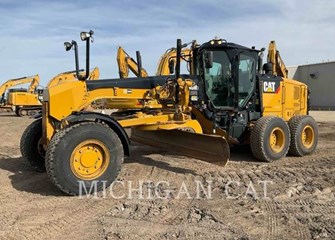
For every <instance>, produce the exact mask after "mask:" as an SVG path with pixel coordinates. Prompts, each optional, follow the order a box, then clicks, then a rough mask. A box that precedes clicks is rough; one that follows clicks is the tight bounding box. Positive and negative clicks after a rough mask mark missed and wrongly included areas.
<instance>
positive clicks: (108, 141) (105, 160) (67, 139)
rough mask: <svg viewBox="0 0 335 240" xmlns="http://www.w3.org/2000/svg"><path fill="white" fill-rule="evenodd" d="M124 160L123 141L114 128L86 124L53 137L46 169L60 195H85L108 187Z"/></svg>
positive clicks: (60, 132)
mask: <svg viewBox="0 0 335 240" xmlns="http://www.w3.org/2000/svg"><path fill="white" fill-rule="evenodd" d="M123 158H124V153H123V146H122V143H121V140H120V139H119V137H118V135H117V134H116V133H115V132H114V131H113V130H112V129H111V128H109V127H108V126H105V125H103V124H101V123H95V122H85V123H79V124H76V125H73V126H70V127H68V128H66V129H63V130H61V131H59V132H57V133H56V134H55V135H54V136H53V138H52V139H51V142H50V144H49V146H48V149H47V153H46V169H47V173H48V176H49V178H50V179H51V181H52V182H53V183H54V184H55V185H56V186H57V187H58V188H59V189H60V190H61V191H63V192H65V193H67V194H70V195H79V194H86V193H89V192H87V190H88V191H90V190H92V189H93V191H94V192H95V191H101V190H103V188H105V187H108V186H109V185H110V184H111V183H112V182H113V181H114V180H115V179H116V177H117V175H118V173H119V171H120V169H121V164H122V162H123ZM92 186H93V187H92ZM91 187H92V188H91ZM83 188H86V189H83ZM94 192H90V193H94Z"/></svg>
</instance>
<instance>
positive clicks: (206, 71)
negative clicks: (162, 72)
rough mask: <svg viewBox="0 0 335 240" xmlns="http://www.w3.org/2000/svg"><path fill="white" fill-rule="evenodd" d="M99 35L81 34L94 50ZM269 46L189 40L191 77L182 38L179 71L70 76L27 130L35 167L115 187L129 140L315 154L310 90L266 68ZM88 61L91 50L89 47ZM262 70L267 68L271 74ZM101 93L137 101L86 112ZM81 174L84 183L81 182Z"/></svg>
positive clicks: (73, 191) (74, 189)
mask: <svg viewBox="0 0 335 240" xmlns="http://www.w3.org/2000/svg"><path fill="white" fill-rule="evenodd" d="M92 34H93V32H92V31H90V32H82V33H81V39H82V40H83V41H86V46H87V50H89V44H90V39H91V37H92ZM263 51H264V50H263V49H262V50H261V51H259V50H256V49H255V48H254V47H252V48H248V47H244V46H241V45H238V44H235V43H230V42H227V41H225V40H223V39H213V40H210V41H209V42H206V43H203V44H202V45H199V44H196V43H195V42H194V43H193V44H192V46H191V52H192V57H191V59H190V61H189V67H190V74H187V75H182V74H180V56H181V52H182V43H181V40H179V39H178V40H177V47H176V68H175V75H174V76H171V75H169V76H153V77H137V78H125V79H105V80H99V81H87V80H85V78H83V77H79V76H78V78H79V81H73V82H64V83H62V84H60V85H57V86H53V87H50V88H48V89H47V90H45V91H44V96H43V113H42V117H41V118H40V119H37V120H36V121H34V122H33V123H32V124H31V125H30V126H28V127H27V129H26V130H25V132H24V133H23V135H22V138H21V147H20V148H21V153H22V156H23V158H24V159H26V160H27V161H28V162H29V163H30V164H31V165H32V167H34V168H35V169H36V170H39V171H41V170H44V169H46V171H47V174H48V176H49V178H50V180H51V181H52V182H53V183H54V184H55V185H56V186H57V187H58V188H59V189H60V190H62V191H63V192H65V193H67V194H70V195H77V194H79V193H80V186H82V183H83V184H84V186H85V187H86V188H88V187H90V186H91V184H92V182H93V181H94V182H95V183H97V188H96V189H95V190H97V191H99V190H102V189H103V188H104V187H108V186H109V184H111V183H112V182H113V181H114V180H115V178H116V177H117V174H118V172H119V171H120V169H121V165H122V162H123V159H124V156H127V155H129V154H130V145H129V139H128V136H127V134H126V132H125V128H128V127H130V128H131V129H132V133H131V138H132V139H133V140H134V141H139V142H143V143H146V144H149V145H153V146H156V147H160V148H164V149H169V150H172V151H178V152H180V153H181V154H184V155H187V156H192V157H196V158H199V159H202V160H204V161H206V162H210V163H215V164H218V165H222V166H224V165H225V164H226V163H227V161H228V159H229V157H230V151H229V146H230V145H234V144H250V145H251V150H252V153H253V155H254V156H255V157H256V158H257V159H259V160H262V161H268V162H269V161H274V160H278V159H280V158H282V157H285V156H286V154H287V153H288V152H289V153H290V154H292V155H296V156H304V155H306V154H311V153H313V152H314V150H315V148H316V145H317V140H318V129H317V125H316V123H315V121H314V119H313V118H312V117H310V116H308V115H307V114H308V89H307V86H306V85H305V84H303V83H300V82H298V81H294V80H289V79H286V78H282V77H278V76H274V75H273V73H272V71H271V69H272V66H271V63H267V64H265V65H264V68H263V67H262V65H263V63H262V57H263ZM86 66H87V69H88V66H89V51H86ZM263 69H265V70H266V71H265V72H264V71H263ZM98 99H111V101H116V102H118V101H120V100H123V101H128V100H129V101H133V100H136V101H139V102H140V103H141V106H142V107H141V109H131V110H132V111H129V109H127V108H126V107H125V108H123V106H124V105H122V104H121V105H120V106H119V107H118V109H119V110H124V111H118V112H117V113H116V114H112V115H105V114H101V113H96V112H87V111H83V109H85V107H86V106H88V105H89V104H91V103H92V102H93V101H96V100H98ZM80 181H81V182H80Z"/></svg>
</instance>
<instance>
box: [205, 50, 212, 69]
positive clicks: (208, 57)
mask: <svg viewBox="0 0 335 240" xmlns="http://www.w3.org/2000/svg"><path fill="white" fill-rule="evenodd" d="M205 67H206V68H212V67H213V52H212V51H210V52H206V53H205Z"/></svg>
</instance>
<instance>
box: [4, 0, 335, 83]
mask: <svg viewBox="0 0 335 240" xmlns="http://www.w3.org/2000/svg"><path fill="white" fill-rule="evenodd" d="M334 23H335V1H333V0H304V1H300V0H299V1H298V0H281V1H270V0H251V1H250V0H234V1H232V0H192V1H185V0H183V1H182V0H167V1H159V0H156V1H154V0H142V1H139V0H117V1H107V0H105V1H102V0H94V1H89V0H80V1H79V0H77V1H68V0H61V1H51V0H50V1H48V0H29V1H26V0H0V29H1V31H2V33H1V38H0V41H1V46H0V54H1V59H2V60H1V61H0V70H1V80H0V82H4V81H6V80H7V79H10V78H16V77H22V76H28V75H33V74H36V73H39V74H40V76H41V79H42V84H43V85H46V83H47V82H48V80H49V79H51V78H52V77H53V76H55V75H57V74H58V73H60V72H64V71H68V70H73V69H74V54H73V52H72V51H71V52H65V50H64V47H63V42H64V41H71V40H72V39H73V40H76V41H77V42H78V44H79V51H80V53H81V54H80V55H81V62H80V63H81V64H80V65H81V68H84V66H85V62H84V60H85V59H84V52H85V51H84V50H85V45H84V43H83V42H81V41H80V39H79V33H80V32H81V31H88V30H89V29H92V30H94V32H95V35H94V38H95V41H94V43H93V45H92V46H91V49H92V51H91V60H92V61H91V66H92V67H93V66H98V67H99V68H100V72H101V77H102V78H116V77H118V69H117V64H116V50H117V47H118V46H119V45H120V46H123V47H124V48H125V49H126V51H127V52H128V53H129V54H130V55H132V56H133V57H135V51H136V50H140V51H141V54H142V61H143V67H144V68H146V69H147V71H148V72H149V74H150V75H153V74H154V73H155V69H156V66H157V62H158V60H159V57H160V56H161V54H162V53H163V52H164V51H165V50H166V49H167V48H170V47H172V46H175V44H176V39H177V38H181V39H182V40H183V41H184V42H189V41H191V40H193V39H197V40H198V42H199V43H202V42H205V41H208V40H210V39H212V38H213V37H215V36H218V37H220V38H224V39H227V40H228V41H231V42H235V43H239V44H241V45H245V46H248V47H251V46H256V48H258V49H260V48H261V47H267V46H268V43H269V41H270V40H276V43H277V47H278V49H279V50H280V53H281V55H282V57H283V59H284V62H285V63H286V65H299V64H306V63H316V62H322V61H328V60H335V47H334V40H335V26H334Z"/></svg>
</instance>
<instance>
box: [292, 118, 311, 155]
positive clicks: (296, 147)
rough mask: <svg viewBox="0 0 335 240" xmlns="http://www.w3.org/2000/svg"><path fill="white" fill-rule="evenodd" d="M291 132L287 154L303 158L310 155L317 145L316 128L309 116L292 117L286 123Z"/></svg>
mask: <svg viewBox="0 0 335 240" xmlns="http://www.w3.org/2000/svg"><path fill="white" fill-rule="evenodd" d="M288 125H289V127H290V131H291V145H290V149H289V154H291V155H293V156H299V157H302V156H305V155H309V154H312V153H313V152H314V151H315V149H316V146H317V144H318V126H317V123H316V122H315V120H314V118H312V117H311V116H306V115H303V116H294V117H292V118H291V119H290V121H289V122H288Z"/></svg>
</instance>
